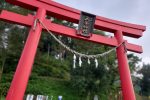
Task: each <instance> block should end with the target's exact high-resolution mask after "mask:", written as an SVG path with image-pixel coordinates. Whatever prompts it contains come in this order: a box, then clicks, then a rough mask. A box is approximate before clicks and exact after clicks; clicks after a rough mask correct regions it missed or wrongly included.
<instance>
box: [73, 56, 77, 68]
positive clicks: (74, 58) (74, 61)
mask: <svg viewBox="0 0 150 100" xmlns="http://www.w3.org/2000/svg"><path fill="white" fill-rule="evenodd" d="M76 58H77V57H76V55H75V54H74V55H73V68H76Z"/></svg>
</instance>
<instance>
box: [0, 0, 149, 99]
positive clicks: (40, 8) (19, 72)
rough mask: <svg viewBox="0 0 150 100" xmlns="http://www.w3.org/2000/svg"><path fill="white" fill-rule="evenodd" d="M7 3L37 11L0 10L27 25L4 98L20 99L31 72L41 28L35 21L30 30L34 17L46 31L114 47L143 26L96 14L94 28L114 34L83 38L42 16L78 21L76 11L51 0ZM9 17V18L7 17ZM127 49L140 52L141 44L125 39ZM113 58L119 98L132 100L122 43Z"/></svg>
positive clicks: (4, 17)
mask: <svg viewBox="0 0 150 100" xmlns="http://www.w3.org/2000/svg"><path fill="white" fill-rule="evenodd" d="M6 1H7V2H9V3H11V4H14V5H18V6H21V7H24V8H27V9H30V10H34V11H37V13H36V15H35V16H32V15H28V16H24V15H20V14H16V13H13V12H9V11H6V10H3V11H2V12H1V14H0V19H1V20H3V21H8V22H12V23H16V24H20V25H24V26H28V27H31V29H30V32H29V35H28V38H27V40H26V43H25V46H24V49H23V52H22V54H21V58H20V60H19V63H18V66H17V69H16V72H15V75H14V78H13V80H12V83H11V86H10V89H9V91H8V94H7V97H6V100H22V99H23V96H24V93H25V90H26V87H27V83H28V79H29V76H30V73H31V69H32V65H33V62H34V57H35V54H36V49H37V46H38V43H39V39H40V36H41V31H42V29H44V28H43V27H42V26H41V25H40V23H37V26H36V29H35V30H33V27H34V21H35V19H37V18H38V19H39V20H40V21H42V22H43V23H44V24H45V25H46V26H47V27H48V29H49V30H50V31H52V32H54V33H57V34H60V35H65V36H69V37H73V38H77V39H82V40H86V41H90V42H95V43H99V44H104V45H108V46H111V47H116V46H118V45H119V44H120V43H122V42H124V41H125V40H124V39H123V36H129V37H133V38H140V37H141V36H142V33H143V32H144V31H145V29H146V27H145V26H141V25H135V24H129V23H125V22H120V21H116V20H112V19H108V18H104V17H100V16H96V22H95V25H94V27H95V28H96V29H100V30H103V31H107V32H112V33H114V37H112V38H108V37H104V36H100V35H96V34H93V35H92V37H90V38H86V37H82V36H78V35H76V30H75V29H72V28H69V27H65V26H62V25H58V24H55V23H52V22H50V20H48V19H46V18H45V17H46V15H50V16H53V17H56V18H60V19H63V20H67V21H70V22H73V23H78V22H79V18H80V11H79V10H76V9H73V8H70V7H67V6H64V5H61V4H58V3H56V2H54V1H51V0H6ZM11 16H13V17H11ZM125 44H126V48H127V50H128V51H132V52H136V53H142V52H143V51H142V47H141V46H139V45H135V44H131V43H128V42H127V41H125ZM117 59H118V67H119V74H120V80H121V88H122V93H123V100H136V98H135V94H134V89H133V85H132V80H131V76H130V70H129V65H128V62H127V55H126V53H125V50H124V46H123V45H121V46H119V47H118V48H117Z"/></svg>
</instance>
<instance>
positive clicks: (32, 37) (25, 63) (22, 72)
mask: <svg viewBox="0 0 150 100" xmlns="http://www.w3.org/2000/svg"><path fill="white" fill-rule="evenodd" d="M45 15H46V10H45V9H42V8H39V9H38V11H37V14H36V16H35V18H38V19H40V20H41V21H42V20H43V19H44V18H45ZM33 25H34V23H33ZM33 25H32V28H31V29H30V32H29V35H28V38H27V41H26V43H25V46H24V49H23V52H22V55H21V58H20V60H19V63H18V66H17V69H16V72H15V75H14V78H13V80H12V83H11V86H10V89H9V91H8V94H7V97H6V100H23V97H24V93H25V90H26V87H27V83H28V79H29V76H30V73H31V70H32V65H33V62H34V57H35V54H36V50H37V46H38V43H39V40H40V36H41V31H42V27H41V25H40V24H39V23H37V26H36V28H35V30H33Z"/></svg>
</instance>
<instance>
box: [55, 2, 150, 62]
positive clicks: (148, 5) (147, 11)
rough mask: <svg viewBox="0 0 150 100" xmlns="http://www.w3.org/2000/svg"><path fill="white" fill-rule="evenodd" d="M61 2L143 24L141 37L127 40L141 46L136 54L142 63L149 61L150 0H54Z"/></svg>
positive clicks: (94, 12)
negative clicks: (139, 52)
mask: <svg viewBox="0 0 150 100" xmlns="http://www.w3.org/2000/svg"><path fill="white" fill-rule="evenodd" d="M54 1H56V2H59V3H61V4H64V5H67V6H70V7H73V8H76V9H79V10H82V11H86V12H89V13H93V14H96V15H99V16H103V17H107V18H111V19H116V20H120V21H124V22H129V23H134V24H140V25H145V26H146V27H147V29H146V31H145V32H144V35H143V37H142V38H139V39H131V38H127V40H128V41H129V42H131V43H135V44H139V45H142V46H143V50H144V52H143V53H142V54H140V55H139V54H138V56H139V57H142V59H143V62H144V63H150V0H54Z"/></svg>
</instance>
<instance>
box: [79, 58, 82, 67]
mask: <svg viewBox="0 0 150 100" xmlns="http://www.w3.org/2000/svg"><path fill="white" fill-rule="evenodd" d="M81 65H82V60H81V57H79V66H80V67H81Z"/></svg>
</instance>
